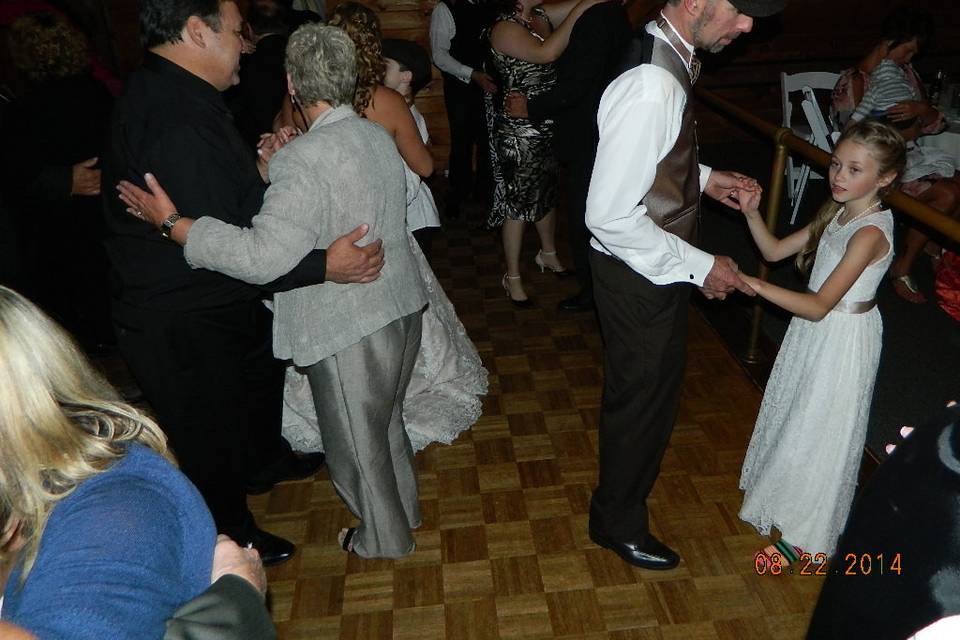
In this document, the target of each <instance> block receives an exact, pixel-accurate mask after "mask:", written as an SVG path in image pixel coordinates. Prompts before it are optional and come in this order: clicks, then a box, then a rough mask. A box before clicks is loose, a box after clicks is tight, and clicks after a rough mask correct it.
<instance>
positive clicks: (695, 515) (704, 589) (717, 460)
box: [250, 223, 821, 640]
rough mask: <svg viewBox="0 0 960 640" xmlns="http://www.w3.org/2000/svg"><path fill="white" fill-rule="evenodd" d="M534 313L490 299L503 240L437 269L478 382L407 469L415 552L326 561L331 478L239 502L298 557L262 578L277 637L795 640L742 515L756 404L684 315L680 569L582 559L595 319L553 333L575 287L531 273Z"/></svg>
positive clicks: (742, 379) (332, 543) (674, 511)
mask: <svg viewBox="0 0 960 640" xmlns="http://www.w3.org/2000/svg"><path fill="white" fill-rule="evenodd" d="M535 242H536V239H535V234H534V232H533V229H530V230H528V236H527V245H526V247H525V251H524V264H525V267H524V268H525V269H526V271H525V282H527V283H528V292H529V293H530V294H531V295H532V296H533V297H534V298H535V299H536V301H537V302H538V306H537V308H535V309H531V310H516V309H514V308H513V307H512V306H511V305H510V304H509V302H508V300H507V299H506V298H505V296H504V294H503V291H502V289H501V288H500V276H501V275H502V267H501V259H500V251H499V248H498V244H499V241H498V239H497V238H496V237H495V236H493V235H492V234H490V233H489V232H481V231H468V230H467V229H466V226H465V225H463V224H462V223H461V224H459V225H454V226H453V228H452V229H449V230H447V232H446V234H445V236H443V237H438V238H437V239H436V241H435V243H434V253H433V262H434V267H435V271H436V273H437V276H438V277H439V279H440V281H441V282H442V284H443V285H444V287H445V288H446V290H447V292H448V295H449V296H450V298H451V299H452V300H453V301H454V303H455V305H456V307H457V309H458V311H459V313H460V317H461V319H462V321H463V323H464V324H465V325H466V327H467V329H468V330H469V332H470V335H471V337H472V338H473V340H474V342H475V344H476V345H477V348H478V350H479V351H480V354H481V356H482V357H483V360H484V362H485V364H486V366H487V368H488V369H489V371H490V393H489V395H488V396H487V397H486V398H485V400H484V412H483V416H482V417H481V418H480V420H479V422H477V424H476V425H475V426H474V427H473V429H472V430H470V431H468V432H466V433H464V434H462V435H461V436H460V438H459V439H458V440H457V441H456V442H455V443H454V444H453V445H450V446H444V445H436V444H434V445H431V446H430V447H429V448H428V449H426V450H425V451H423V452H421V453H420V454H418V457H417V466H418V470H419V479H420V500H421V505H422V509H423V515H424V524H423V526H422V527H421V528H420V529H419V530H418V531H417V532H416V540H417V550H416V552H415V553H413V554H412V555H410V556H409V557H406V558H403V559H401V560H397V561H383V560H378V561H371V560H362V559H360V558H358V557H356V556H348V555H347V554H345V553H344V552H343V551H341V550H340V548H339V546H338V545H337V541H336V537H337V532H338V530H339V529H340V528H341V527H344V526H349V525H350V524H351V523H352V517H351V515H350V514H349V512H348V511H347V509H346V508H345V507H344V506H343V504H342V503H341V501H340V500H339V498H338V497H337V495H336V493H335V492H334V490H333V487H332V485H331V483H330V481H329V478H328V476H327V475H326V473H325V472H321V474H319V475H318V476H317V477H316V478H315V479H314V480H312V481H302V482H295V483H285V484H282V485H279V486H277V487H276V488H275V489H274V490H273V491H272V492H271V493H270V494H267V495H264V496H259V497H255V498H251V499H250V503H251V507H252V508H253V510H254V512H255V513H256V515H257V520H258V522H259V523H260V525H261V526H262V527H264V528H265V529H268V530H270V531H272V532H274V533H276V534H279V535H282V536H284V537H286V538H289V539H291V540H293V541H294V542H296V543H297V545H298V546H299V552H298V554H297V556H296V557H295V558H294V559H293V560H292V561H290V562H288V563H286V564H284V565H281V566H279V567H276V568H273V569H271V570H270V571H269V572H268V576H269V579H270V604H271V608H272V614H273V618H274V620H275V621H276V623H277V627H278V629H279V633H280V637H281V638H283V639H285V640H301V639H303V640H306V639H310V640H313V639H331V640H334V639H343V640H361V639H366V638H370V639H391V638H393V639H397V640H401V639H403V640H407V639H412V640H432V639H440V638H452V639H456V640H461V639H463V640H467V639H477V640H480V639H496V638H504V639H507V638H588V639H597V640H599V639H600V638H609V639H611V640H612V639H616V640H628V639H644V640H653V639H664V640H667V639H677V640H681V639H682V640H749V639H764V638H775V639H782V640H788V639H794V638H802V637H803V635H804V632H805V629H806V624H807V619H808V617H809V615H810V612H811V611H812V608H813V605H814V602H815V600H816V597H817V593H818V592H819V589H820V586H821V582H820V580H821V579H820V578H817V577H813V576H787V575H781V576H776V577H774V576H769V575H766V576H758V575H756V572H755V569H754V565H753V554H754V552H755V551H756V550H757V549H759V548H760V547H761V546H763V544H764V539H763V538H761V537H760V536H758V535H757V534H756V533H755V532H754V531H753V530H752V529H751V528H750V527H748V526H747V525H745V524H743V523H742V522H740V520H739V519H738V518H737V512H738V509H739V506H740V500H741V494H740V492H739V490H738V488H737V480H738V478H739V471H740V464H741V462H742V460H743V455H744V452H745V449H746V444H747V441H748V439H749V436H750V432H751V429H752V427H753V422H754V419H755V417H756V412H757V408H758V406H759V402H760V397H761V393H760V391H758V389H757V388H756V387H755V386H754V385H753V383H752V382H750V380H749V379H748V378H747V377H746V376H745V375H744V373H743V372H742V370H741V369H740V367H739V366H738V364H737V363H736V361H735V360H734V358H733V357H732V356H731V355H730V354H729V353H728V352H727V351H726V349H725V347H724V346H723V344H722V343H721V342H720V340H719V338H718V337H717V336H716V335H715V334H714V332H713V330H712V329H711V328H710V327H709V326H708V325H707V324H706V323H705V322H704V321H703V319H702V318H701V316H700V315H699V313H698V312H696V311H692V312H691V318H690V320H691V332H690V333H691V335H690V344H689V364H688V369H687V375H686V382H685V385H684V390H683V400H682V408H681V413H680V417H679V420H678V421H677V425H676V430H675V432H674V434H673V439H672V441H671V444H670V448H669V449H668V450H667V453H666V457H665V459H664V461H663V469H662V473H661V475H660V478H659V481H658V483H657V485H656V487H655V489H654V491H653V494H652V496H651V500H650V513H651V519H652V527H653V529H654V532H655V533H656V534H657V535H658V536H659V537H660V538H661V539H663V540H664V541H665V542H666V543H667V544H669V545H671V546H672V547H674V548H675V549H677V550H678V551H679V552H680V554H681V556H682V558H683V561H682V563H681V565H680V567H679V568H677V569H676V570H673V571H668V572H651V571H645V570H639V569H634V568H632V567H630V566H629V565H627V564H625V563H624V562H622V561H621V560H620V559H619V558H618V557H617V556H615V555H614V554H613V553H611V552H609V551H606V550H603V549H600V548H599V547H597V546H596V545H594V544H592V543H591V542H590V540H589V538H588V536H587V512H588V504H589V498H590V493H591V490H592V488H593V486H594V484H595V482H596V478H597V460H596V451H597V420H598V415H599V407H600V393H601V380H602V375H601V348H600V347H601V345H600V333H599V328H598V326H597V322H596V320H595V318H594V317H593V314H592V313H579V314H560V313H558V312H557V311H556V302H557V301H558V300H560V299H561V298H563V297H565V296H567V295H570V294H571V293H573V291H574V289H575V287H576V283H575V282H573V281H572V280H573V279H572V278H571V279H565V280H561V279H558V278H556V277H554V276H553V275H552V274H550V273H546V274H540V273H539V271H536V272H535V270H534V269H533V268H532V267H533V259H532V258H533V254H534V253H535V251H536V248H535V246H534V245H535Z"/></svg>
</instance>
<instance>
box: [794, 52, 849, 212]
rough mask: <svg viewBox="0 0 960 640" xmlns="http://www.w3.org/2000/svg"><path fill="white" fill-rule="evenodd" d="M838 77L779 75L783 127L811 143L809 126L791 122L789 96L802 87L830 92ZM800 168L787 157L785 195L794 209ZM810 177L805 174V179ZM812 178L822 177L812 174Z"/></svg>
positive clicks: (824, 75)
mask: <svg viewBox="0 0 960 640" xmlns="http://www.w3.org/2000/svg"><path fill="white" fill-rule="evenodd" d="M839 78H840V75H839V74H837V73H829V72H826V71H809V72H806V73H794V74H787V73H781V74H780V100H781V107H782V113H783V123H782V124H783V126H784V127H787V128H789V129H792V130H793V133H794V135H796V136H797V137H798V138H801V139H803V140H806V141H807V142H811V143H812V142H813V131H812V130H811V127H810V125H809V124H805V123H794V122H793V102H792V101H791V95H790V94H797V93H800V92H801V91H802V90H803V88H804V87H810V88H811V89H815V90H816V89H823V90H832V89H833V86H834V85H835V84H836V83H837V80H838V79H839ZM800 169H801V167H800V166H799V165H798V164H795V163H794V160H793V157H792V156H787V169H786V172H787V194H788V195H789V196H790V203H791V204H793V205H794V207H796V202H797V187H798V186H799V181H800V177H801V173H800ZM810 177H811V176H810V174H809V172H808V173H807V178H808V179H809V178H810ZM813 177H814V178H822V177H823V176H821V175H819V174H817V173H814V174H813Z"/></svg>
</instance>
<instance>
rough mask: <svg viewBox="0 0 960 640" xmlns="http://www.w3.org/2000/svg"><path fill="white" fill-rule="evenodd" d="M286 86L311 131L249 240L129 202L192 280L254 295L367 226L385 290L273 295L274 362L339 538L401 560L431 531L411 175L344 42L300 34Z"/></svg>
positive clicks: (162, 199) (376, 284) (330, 32)
mask: <svg viewBox="0 0 960 640" xmlns="http://www.w3.org/2000/svg"><path fill="white" fill-rule="evenodd" d="M287 75H288V84H289V90H290V94H291V96H292V97H293V99H294V101H295V102H297V103H299V105H300V107H301V108H302V110H303V113H304V115H305V116H306V119H307V120H308V121H309V122H310V127H309V130H308V131H307V132H306V133H305V134H303V135H301V136H299V137H296V138H294V139H293V140H292V141H291V142H289V143H288V144H286V145H285V146H283V148H282V149H280V150H279V151H278V152H277V153H276V155H275V156H273V158H272V159H271V162H270V187H269V189H268V190H267V192H266V195H265V196H264V202H263V207H262V208H261V209H260V213H259V214H258V215H257V216H256V217H254V219H253V226H252V227H251V228H247V229H244V228H239V227H235V226H232V225H229V224H227V223H225V222H222V221H220V220H217V219H214V218H212V217H197V219H195V220H194V219H190V218H187V217H186V216H187V215H188V214H189V213H197V214H201V213H202V212H183V214H182V215H180V214H177V213H176V207H175V206H174V204H173V203H172V202H170V200H169V198H167V196H166V194H165V193H164V192H163V190H162V189H161V188H160V185H159V184H158V183H157V182H156V180H155V179H154V178H153V177H152V176H150V175H149V174H148V175H147V177H146V180H147V186H148V188H149V189H150V192H146V191H143V190H141V189H139V188H137V187H136V186H134V185H132V184H130V183H126V182H123V183H121V185H120V190H121V197H122V198H123V199H124V201H125V202H126V203H127V204H128V205H130V211H131V213H133V214H134V215H139V216H140V217H142V218H144V219H145V220H148V221H150V222H152V223H153V224H155V225H156V226H157V227H159V228H161V230H162V231H163V232H164V235H166V236H168V237H170V238H171V239H172V240H173V241H175V242H178V243H180V244H182V245H184V256H185V258H186V260H187V262H188V263H189V264H190V265H191V266H192V267H194V268H198V269H199V268H204V269H213V270H216V271H220V272H222V273H225V274H227V275H230V276H233V277H235V278H238V279H240V280H244V281H247V282H251V283H255V284H256V283H264V282H270V281H272V280H274V279H275V278H277V277H279V276H281V275H283V274H285V273H287V272H288V271H290V269H292V268H293V267H294V266H295V265H296V264H297V263H298V262H299V261H300V259H301V258H302V257H303V256H305V255H306V254H307V253H308V252H310V251H311V250H313V249H314V248H315V247H326V246H328V245H329V244H330V242H331V241H333V240H334V239H336V238H338V237H339V236H341V235H343V234H344V233H346V232H348V231H350V230H351V229H353V228H354V227H356V226H357V225H358V224H359V223H362V222H367V223H369V225H370V234H369V236H368V237H380V238H381V239H382V240H383V246H384V250H385V252H386V255H387V260H386V262H385V265H384V267H383V270H382V271H381V274H380V277H379V279H377V280H375V281H373V282H370V283H367V284H336V283H330V282H328V283H324V284H322V285H314V286H309V287H303V288H300V289H295V290H292V291H289V292H285V293H277V294H275V296H274V314H275V317H274V330H273V333H274V355H276V357H278V358H281V359H292V360H293V362H294V363H295V364H296V365H297V366H299V367H301V368H302V369H303V370H304V371H305V372H306V374H307V376H308V378H309V381H310V387H311V390H312V392H313V399H314V404H315V405H316V409H317V414H318V417H319V422H320V428H321V437H322V438H323V442H324V446H325V448H326V453H327V465H328V467H329V469H330V476H331V478H332V480H333V483H334V486H335V487H336V489H337V492H338V493H339V494H340V496H341V497H342V498H343V500H344V501H345V502H346V503H347V506H348V507H349V508H350V510H351V511H352V512H353V513H354V515H356V516H357V518H359V519H360V525H359V526H358V527H356V528H350V529H345V530H343V531H341V534H340V542H341V545H342V546H343V548H344V549H345V550H347V551H354V552H356V553H358V554H359V555H361V556H364V557H386V558H394V557H399V556H403V555H405V554H408V553H410V552H411V551H413V549H414V540H413V536H412V535H411V533H410V530H411V529H414V528H416V527H418V526H419V525H420V511H419V506H418V503H417V485H416V476H415V471H414V466H413V451H412V449H411V447H410V441H409V440H408V439H407V435H406V432H405V430H404V426H403V419H402V416H401V409H402V406H401V405H402V401H403V396H404V391H405V389H406V387H407V383H408V382H409V380H410V374H411V371H412V369H413V363H414V359H415V357H416V354H417V349H418V347H419V344H420V315H421V312H422V310H423V307H424V305H425V304H426V295H425V292H424V290H423V285H422V282H421V280H420V278H419V276H418V272H417V266H416V263H415V262H414V258H413V254H412V253H411V250H410V247H409V245H408V243H407V239H406V235H405V234H406V227H405V207H406V192H405V189H406V182H405V177H404V168H403V162H402V160H401V159H400V154H399V153H398V152H397V147H396V144H395V143H394V141H393V139H392V138H391V137H390V135H389V134H388V133H387V132H386V131H385V130H384V129H383V128H381V127H379V126H377V125H376V124H373V123H371V122H368V121H366V120H363V119H361V118H360V117H359V116H358V115H357V114H356V113H355V112H354V111H353V108H352V107H351V100H352V97H353V91H354V86H355V82H356V64H355V51H354V45H353V43H352V42H351V41H350V38H349V37H348V36H347V35H346V33H344V31H343V30H341V29H338V28H336V27H326V26H322V25H307V26H303V27H301V28H300V29H298V30H297V31H296V33H294V34H293V36H291V38H290V43H289V44H288V46H287ZM171 393H176V386H175V381H173V380H171Z"/></svg>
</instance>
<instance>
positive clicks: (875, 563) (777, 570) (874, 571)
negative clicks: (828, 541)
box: [753, 551, 903, 576]
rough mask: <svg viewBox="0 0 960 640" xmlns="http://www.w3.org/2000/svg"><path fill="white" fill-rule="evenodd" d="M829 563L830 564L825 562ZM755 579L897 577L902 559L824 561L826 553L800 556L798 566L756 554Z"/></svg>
mask: <svg viewBox="0 0 960 640" xmlns="http://www.w3.org/2000/svg"><path fill="white" fill-rule="evenodd" d="M828 560H829V561H828ZM753 566H754V569H755V570H756V572H757V575H759V576H763V575H772V576H779V575H783V574H787V575H794V574H796V575H800V576H827V575H839V576H871V575H890V574H892V575H898V576H899V575H900V574H901V572H902V571H903V558H902V556H901V554H900V553H895V554H886V555H885V554H883V553H848V554H846V555H844V556H843V558H842V559H841V558H833V559H829V558H827V554H825V553H814V554H810V553H801V554H800V558H799V560H798V561H797V562H793V563H791V562H789V561H786V560H784V558H783V556H781V555H780V554H779V553H776V552H774V553H771V554H770V555H769V556H768V555H767V554H765V553H764V552H763V551H758V552H757V555H756V556H754V558H753Z"/></svg>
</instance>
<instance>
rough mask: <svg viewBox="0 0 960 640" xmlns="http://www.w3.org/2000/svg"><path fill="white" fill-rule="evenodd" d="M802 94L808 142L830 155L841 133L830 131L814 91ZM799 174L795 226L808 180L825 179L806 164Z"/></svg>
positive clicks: (803, 91)
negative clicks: (814, 178)
mask: <svg viewBox="0 0 960 640" xmlns="http://www.w3.org/2000/svg"><path fill="white" fill-rule="evenodd" d="M801 92H802V93H803V100H802V101H801V102H800V107H801V108H802V109H803V115H804V116H806V118H807V123H808V124H809V125H810V138H809V140H808V141H809V142H810V144H813V145H816V146H818V147H820V148H821V149H823V150H824V151H826V152H827V153H830V152H831V151H833V145H834V143H836V141H837V138H839V137H840V132H839V131H830V129H829V127H827V121H826V120H825V119H824V117H823V111H822V110H821V109H820V104H819V103H818V102H817V96H816V94H815V93H814V92H813V89H812V88H810V87H803V89H801ZM798 174H799V175H798V176H797V185H796V188H795V197H794V199H793V213H792V214H791V215H790V224H794V223H795V222H796V220H797V211H799V210H800V202H801V201H802V200H803V192H804V191H805V190H806V188H807V180H809V178H810V176H811V175H814V176H816V177H818V178H822V177H823V176H821V175H820V174H818V173H816V172H814V171H812V170H811V169H810V165H809V164H804V165H803V166H802V167H800V170H799V172H798Z"/></svg>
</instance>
